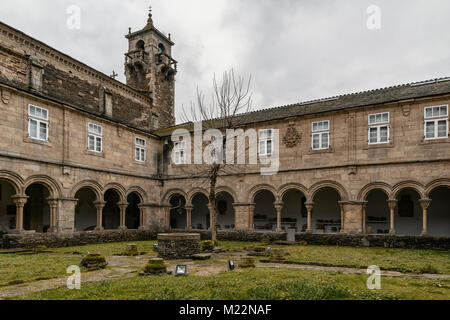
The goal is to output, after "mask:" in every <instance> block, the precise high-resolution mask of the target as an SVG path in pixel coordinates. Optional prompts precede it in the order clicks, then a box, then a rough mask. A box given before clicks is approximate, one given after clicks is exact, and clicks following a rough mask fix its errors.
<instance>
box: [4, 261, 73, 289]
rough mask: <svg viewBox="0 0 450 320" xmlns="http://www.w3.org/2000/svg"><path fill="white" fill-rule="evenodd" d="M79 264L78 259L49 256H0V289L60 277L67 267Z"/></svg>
mask: <svg viewBox="0 0 450 320" xmlns="http://www.w3.org/2000/svg"><path fill="white" fill-rule="evenodd" d="M79 263H80V258H79V257H57V256H52V255H49V254H35V255H21V254H5V255H1V256H0V287H2V286H7V285H11V284H14V283H17V284H20V283H21V282H30V281H36V280H44V279H49V278H55V277H61V276H64V275H66V271H67V267H68V266H70V265H77V264H79Z"/></svg>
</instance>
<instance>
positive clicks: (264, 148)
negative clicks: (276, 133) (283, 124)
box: [259, 129, 273, 156]
mask: <svg viewBox="0 0 450 320" xmlns="http://www.w3.org/2000/svg"><path fill="white" fill-rule="evenodd" d="M272 154H273V129H266V130H259V155H260V156H271V155H272Z"/></svg>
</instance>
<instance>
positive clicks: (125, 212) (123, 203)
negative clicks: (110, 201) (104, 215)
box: [117, 202, 128, 230]
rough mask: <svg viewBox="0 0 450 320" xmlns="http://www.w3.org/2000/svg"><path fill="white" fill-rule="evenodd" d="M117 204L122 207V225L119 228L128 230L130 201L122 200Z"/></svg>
mask: <svg viewBox="0 0 450 320" xmlns="http://www.w3.org/2000/svg"><path fill="white" fill-rule="evenodd" d="M117 205H118V206H119V208H120V226H119V230H127V223H126V218H127V208H128V203H126V202H120V203H118V204H117Z"/></svg>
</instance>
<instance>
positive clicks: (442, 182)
mask: <svg viewBox="0 0 450 320" xmlns="http://www.w3.org/2000/svg"><path fill="white" fill-rule="evenodd" d="M439 187H448V188H450V179H448V178H442V179H438V180H434V181H432V182H430V183H429V184H428V185H427V186H426V187H425V196H426V197H427V198H429V197H430V195H431V193H433V191H434V190H435V189H437V188H439Z"/></svg>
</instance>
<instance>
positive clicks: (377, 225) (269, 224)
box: [166, 180, 450, 237]
mask: <svg viewBox="0 0 450 320" xmlns="http://www.w3.org/2000/svg"><path fill="white" fill-rule="evenodd" d="M232 193H233V192H232V191H222V192H219V193H218V196H217V208H218V213H219V216H218V222H217V228H218V229H219V230H233V229H235V225H236V223H235V221H236V219H237V217H236V216H235V208H237V207H241V206H243V205H244V206H246V207H248V210H249V216H250V219H249V220H250V221H249V226H248V229H251V230H255V231H274V232H275V231H281V232H283V231H287V229H295V230H296V232H310V233H341V232H346V230H345V216H344V212H345V210H344V207H345V206H346V205H349V204H351V205H353V206H360V207H361V211H362V219H361V220H362V221H361V231H362V233H364V234H391V235H393V234H396V235H411V236H419V235H423V236H436V237H449V236H450V181H448V180H445V181H435V182H433V183H430V184H429V185H428V186H427V187H423V186H421V185H420V184H417V183H411V182H406V183H400V184H398V185H396V186H395V187H391V186H389V185H388V184H384V183H372V184H369V185H368V186H366V187H365V188H363V189H362V190H361V192H360V194H359V196H358V200H357V201H348V196H347V192H346V191H345V189H344V188H343V187H342V186H340V185H338V184H335V183H329V182H324V183H318V184H316V185H315V186H313V187H312V188H311V189H309V190H308V189H306V188H304V187H303V186H300V185H296V184H292V185H287V186H284V187H283V188H281V189H280V190H276V189H274V188H272V187H271V186H266V185H264V186H258V187H255V188H253V189H252V190H251V191H250V192H249V194H250V198H249V203H246V204H239V203H236V202H235V196H233V195H232ZM166 199H167V200H168V201H169V202H170V206H171V210H170V227H171V228H172V229H189V230H207V229H209V228H210V226H211V216H210V213H209V212H210V211H209V201H208V197H207V192H206V191H205V190H203V191H196V190H194V191H192V192H190V193H188V194H186V193H184V192H182V191H180V190H174V191H172V192H169V193H168V195H167V196H166Z"/></svg>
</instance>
